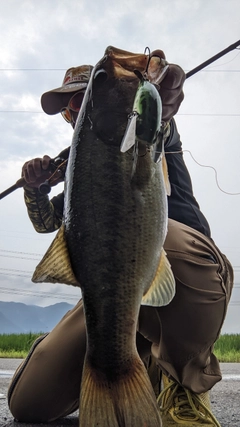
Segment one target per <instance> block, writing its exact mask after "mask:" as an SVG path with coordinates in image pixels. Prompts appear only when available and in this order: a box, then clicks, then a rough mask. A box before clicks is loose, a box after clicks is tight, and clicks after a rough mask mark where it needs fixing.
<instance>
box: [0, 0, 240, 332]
mask: <svg viewBox="0 0 240 427" xmlns="http://www.w3.org/2000/svg"><path fill="white" fill-rule="evenodd" d="M239 16H240V2H239V0H228V1H225V0H209V1H207V0H191V1H189V0H148V2H146V1H143V0H126V1H125V0H122V1H121V2H120V1H119V0H88V1H86V0H71V1H65V0H41V1H37V0H26V1H24V0H8V1H7V2H6V1H5V0H4V1H3V0H0V40H1V48H0V52H1V54H0V91H1V96H0V133H1V138H0V141H1V142H0V150H1V162H0V177H1V179H0V192H1V191H3V190H5V189H6V188H8V187H9V186H11V185H12V184H14V183H15V182H16V180H18V179H19V178H20V175H21V167H22V164H23V163H24V162H25V161H26V160H30V159H31V158H34V157H37V156H40V157H42V156H43V155H44V154H48V155H50V156H52V157H55V156H56V155H57V154H58V153H59V152H60V151H61V150H62V149H63V148H65V147H67V146H68V145H69V144H70V142H71V138H72V130H71V127H70V126H69V125H68V124H67V123H66V122H64V120H63V119H62V117H61V116H59V115H56V116H48V115H46V114H45V113H43V111H42V110H41V105H40V97H41V94H42V93H43V92H45V91H47V90H50V89H52V88H55V87H58V86H60V85H61V83H62V79H63V76H64V74H65V71H66V69H67V68H70V67H72V66H78V65H81V64H92V65H95V64H96V62H97V61H98V60H99V59H100V58H101V57H102V56H103V54H104V51H105V49H106V47H107V46H109V45H113V46H116V47H118V48H121V49H125V50H128V51H132V52H136V53H142V52H144V49H145V47H146V46H149V48H150V50H155V49H162V50H164V52H165V54H166V57H167V59H168V61H169V62H172V63H177V64H179V65H180V66H181V67H182V68H183V69H184V70H185V71H189V70H191V69H192V68H194V67H195V66H197V65H198V64H200V63H202V62H203V61H205V60H206V59H208V58H210V57H212V56H213V55H215V54H216V53H218V52H219V51H221V50H223V49H225V48H226V47H228V46H229V45H231V44H233V43H234V42H236V41H237V40H239V38H240V31H239V29H240V27H239ZM239 78H240V50H237V49H236V50H234V51H232V52H230V53H228V54H227V55H226V56H224V57H222V58H221V59H219V60H218V61H217V62H215V63H213V64H212V65H211V66H209V67H208V68H206V69H205V70H204V71H202V72H199V73H198V74H196V75H194V76H192V77H191V78H189V79H188V80H187V81H186V83H185V87H184V92H185V100H184V102H183V103H182V106H181V108H180V110H179V112H178V114H177V116H176V122H177V125H178V129H179V132H180V134H181V139H182V142H183V148H184V150H188V151H190V152H191V155H192V156H193V157H194V159H195V160H196V161H197V162H198V163H200V164H202V165H204V166H212V167H214V168H215V169H216V171H217V179H218V183H219V186H220V187H221V189H222V190H224V191H225V192H228V193H234V194H236V195H229V194H226V193H224V192H222V191H220V189H219V188H218V186H217V183H216V177H215V172H214V170H213V169H211V168H206V167H201V166H200V165H199V164H197V163H196V162H195V161H194V160H193V158H192V157H191V155H190V153H189V152H188V151H186V152H185V153H184V158H185V161H186V163H187V165H188V168H189V171H190V173H191V176H192V181H193V187H194V193H195V196H196V198H197V200H198V202H199V204H200V206H201V209H202V211H203V212H204V214H205V215H206V217H207V219H208V221H209V223H210V226H211V229H212V237H213V239H214V240H215V242H216V244H217V245H218V246H219V247H220V248H221V250H222V251H223V252H224V253H225V254H226V255H227V256H228V257H229V259H230V260H231V262H232V264H233V266H234V270H235V282H236V287H235V289H234V291H233V295H232V300H231V303H230V306H229V312H228V316H227V319H226V322H225V326H224V328H223V332H238V333H240V314H239V307H240V227H239V206H240V195H239V194H240V179H239V160H240V138H239V135H240V125H239V121H240V96H239V93H240V91H239V89H240V82H239ZM61 190H62V187H61V188H59V187H58V188H57V189H55V190H54V191H52V193H51V195H54V194H55V193H58V192H60V191H61ZM237 193H238V194H237ZM0 215H1V222H0V233H1V243H0V300H2V301H20V302H25V303H27V304H38V305H42V306H46V305H50V304H53V303H56V302H60V301H67V302H69V303H72V304H74V303H75V302H76V301H77V300H78V298H79V295H80V291H79V290H78V289H75V288H71V287H68V286H64V285H52V286H51V285H49V284H41V285H40V284H39V285H37V284H33V283H32V282H31V276H32V273H33V271H34V269H35V266H36V264H37V263H38V261H39V260H40V258H41V255H43V254H44V252H45V250H46V249H47V248H48V246H49V244H50V243H51V241H52V240H53V237H54V236H53V234H51V235H41V234H37V233H36V232H35V231H34V229H33V227H32V225H31V223H30V221H29V219H28V216H27V212H26V208H25V205H24V202H23V191H22V189H19V190H17V191H15V192H14V193H12V194H11V195H9V196H8V197H6V198H5V199H2V200H1V201H0Z"/></svg>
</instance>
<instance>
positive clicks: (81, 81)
mask: <svg viewBox="0 0 240 427" xmlns="http://www.w3.org/2000/svg"><path fill="white" fill-rule="evenodd" d="M162 56H163V58H165V56H164V53H163V52H162ZM91 71H92V67H91V66H86V65H83V66H80V67H74V68H71V69H69V70H67V72H66V74H65V77H64V80H63V83H62V86H61V87H59V88H57V89H54V90H50V91H48V92H46V93H44V94H43V95H42V98H41V104H42V108H43V110H44V111H45V112H46V113H47V114H50V115H53V114H57V113H61V114H62V115H63V117H64V119H65V120H67V122H69V123H70V124H71V125H72V127H73V128H74V127H75V123H76V120H77V115H78V112H79V109H80V106H81V103H82V99H83V94H84V92H85V90H86V87H87V84H88V81H89V78H90V74H91ZM184 80H185V74H184V72H183V70H182V69H181V67H179V66H177V65H174V64H170V65H169V68H168V71H167V73H166V75H165V77H164V79H163V81H162V82H161V85H160V88H159V93H160V95H161V99H162V103H163V121H164V123H165V126H164V145H165V152H166V159H167V164H168V173H169V180H170V183H171V196H169V197H168V210H169V224H168V233H167V237H166V241H165V244H164V249H165V251H166V253H167V256H168V259H169V261H170V264H171V266H172V270H173V273H174V276H175V280H176V295H175V296H174V298H173V300H172V301H171V302H170V304H168V305H167V306H164V307H156V308H154V307H147V306H141V309H140V314H139V321H138V331H137V336H136V342H137V348H138V352H139V355H140V356H141V358H142V360H143V361H144V363H145V366H146V369H147V372H148V375H149V377H150V380H151V383H152V386H153V389H154V392H155V394H156V397H157V398H158V402H159V407H160V411H161V418H162V423H163V427H167V426H185V427H198V426H203V425H205V426H211V427H217V426H219V423H218V421H217V420H216V418H215V416H214V415H213V413H212V412H211V407H210V394H209V391H210V390H211V388H212V387H213V386H214V385H215V384H216V383H217V382H218V381H220V380H221V372H220V367H219V363H218V360H217V358H216V357H215V355H214V352H213V349H214V343H215V341H216V340H217V339H218V337H219V335H220V331H221V327H222V325H223V322H224V319H225V316H226V311H227V305H228V302H229V299H230V296H231V290H232V286H233V270H232V267H231V264H230V262H229V261H228V259H227V258H226V256H225V255H224V254H222V253H221V252H220V250H219V249H218V248H217V247H216V245H215V243H214V241H213V239H212V237H211V231H210V227H209V224H208V222H207V220H206V218H205V216H204V215H203V213H202V212H201V210H200V207H199V205H198V203H197V201H196V199H195V197H194V194H193V189H192V183H191V178H190V176H189V173H188V170H187V168H186V165H185V163H184V159H183V153H182V144H181V141H180V135H179V133H178V130H177V126H176V123H175V120H174V115H175V114H176V112H177V111H178V108H179V106H180V104H181V102H182V100H183V98H184V94H183V84H184ZM49 165H50V157H49V156H44V157H43V158H42V159H41V158H37V159H32V160H30V161H28V162H26V163H25V164H24V165H23V168H22V176H23V177H24V179H25V181H26V185H25V187H24V198H25V203H26V206H27V210H28V215H29V217H30V220H31V221H32V223H33V226H34V227H35V229H36V231H37V232H39V233H49V232H52V231H55V230H57V229H58V228H59V227H60V225H61V222H62V218H63V203H64V194H63V193H60V194H59V195H57V196H55V197H53V198H52V199H51V200H50V199H49V197H48V196H47V195H43V194H41V193H40V192H39V190H38V186H39V184H40V183H42V182H43V181H45V179H47V178H48V177H49V174H50V173H51V172H50V171H49ZM85 350H86V331H85V322H84V314H83V303H82V300H80V301H79V302H78V303H77V304H76V306H75V307H74V308H73V309H72V310H70V311H69V312H68V313H67V314H66V315H65V316H64V317H63V319H62V320H61V321H60V322H59V323H58V324H57V325H56V327H55V328H54V329H53V330H52V331H51V332H50V333H49V334H45V335H43V336H41V337H40V338H38V339H37V341H36V342H35V343H34V344H33V347H32V349H31V350H30V353H29V355H28V356H27V358H26V360H24V361H23V362H22V364H21V365H20V367H19V368H18V369H17V371H16V373H15V375H14V377H13V379H12V382H11V384H10V386H9V391H8V402H9V408H10V410H11V412H12V414H13V416H14V417H15V418H16V419H17V420H19V421H22V422H28V423H29V422H30V423H34V422H44V423H46V422H50V421H53V420H56V419H58V418H60V417H64V416H66V415H68V414H70V413H72V412H73V411H75V410H76V409H78V405H79V389H80V381H81V374H82V367H83V361H84V355H85Z"/></svg>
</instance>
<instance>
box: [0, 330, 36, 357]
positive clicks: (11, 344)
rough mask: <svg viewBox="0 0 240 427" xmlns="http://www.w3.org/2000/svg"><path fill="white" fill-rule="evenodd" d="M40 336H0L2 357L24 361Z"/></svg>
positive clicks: (0, 355)
mask: <svg viewBox="0 0 240 427" xmlns="http://www.w3.org/2000/svg"><path fill="white" fill-rule="evenodd" d="M40 335H43V334H42V333H39V334H32V333H31V332H30V333H29V334H3V335H1V334H0V357H1V358H3V357H4V358H12V359H13V358H14V359H24V358H25V357H26V356H27V354H28V352H29V350H30V348H31V347H32V344H33V343H34V341H35V340H36V339H37V338H38V337H39V336H40Z"/></svg>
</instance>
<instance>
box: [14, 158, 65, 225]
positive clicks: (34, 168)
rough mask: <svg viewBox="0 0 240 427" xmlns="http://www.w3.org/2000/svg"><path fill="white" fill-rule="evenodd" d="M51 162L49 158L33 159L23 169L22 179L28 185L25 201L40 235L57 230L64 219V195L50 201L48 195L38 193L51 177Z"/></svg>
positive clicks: (25, 188)
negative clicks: (43, 183)
mask: <svg viewBox="0 0 240 427" xmlns="http://www.w3.org/2000/svg"><path fill="white" fill-rule="evenodd" d="M50 160H51V159H50V157H49V156H44V157H43V158H42V159H40V158H37V159H33V160H30V161H29V162H26V163H25V164H24V165H23V168H22V177H23V178H24V179H25V181H26V183H27V184H26V186H25V187H24V201H25V204H26V207H27V211H28V215H29V218H30V220H31V222H32V224H33V226H34V228H35V230H36V231H37V232H38V233H50V232H53V231H55V230H57V229H58V228H59V227H60V226H61V223H62V217H63V205H64V194H63V193H61V194H59V195H58V196H56V197H53V198H52V199H51V200H49V197H48V196H47V195H42V194H41V193H40V192H39V191H38V187H39V185H40V184H41V183H42V182H44V181H45V180H46V179H48V178H49V176H50V175H51V172H50V171H49V165H50ZM55 184H57V182H56V183H55Z"/></svg>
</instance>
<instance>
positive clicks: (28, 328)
mask: <svg viewBox="0 0 240 427" xmlns="http://www.w3.org/2000/svg"><path fill="white" fill-rule="evenodd" d="M72 308H73V305H71V304H67V303H65V302H61V303H57V304H54V305H50V306H48V307H39V306H37V305H26V304H23V303H20V302H3V301H0V334H20V333H29V332H33V333H38V332H50V331H51V330H52V329H53V328H54V326H55V325H56V324H57V323H58V322H59V320H61V318H62V317H63V316H64V314H66V313H67V311H68V310H71V309H72Z"/></svg>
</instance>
